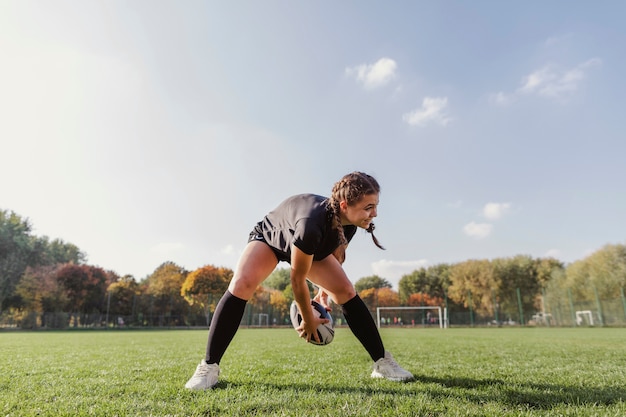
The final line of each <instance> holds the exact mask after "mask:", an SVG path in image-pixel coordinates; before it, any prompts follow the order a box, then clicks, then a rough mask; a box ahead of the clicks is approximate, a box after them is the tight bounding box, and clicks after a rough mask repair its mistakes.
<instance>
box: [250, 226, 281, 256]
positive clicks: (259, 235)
mask: <svg viewBox="0 0 626 417" xmlns="http://www.w3.org/2000/svg"><path fill="white" fill-rule="evenodd" d="M250 242H263V243H265V244H266V245H267V246H269V247H270V249H272V252H274V255H276V258H277V259H278V260H279V261H282V262H288V263H291V256H289V254H287V253H285V252H283V251H281V250H278V249H276V248H275V247H273V246H272V245H270V244H269V243H267V240H265V236H263V228H262V226H261V222H258V223H257V224H256V226H254V229H252V231H251V232H250V236H248V243H250Z"/></svg>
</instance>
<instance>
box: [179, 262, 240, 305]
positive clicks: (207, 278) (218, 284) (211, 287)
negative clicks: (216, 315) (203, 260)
mask: <svg viewBox="0 0 626 417" xmlns="http://www.w3.org/2000/svg"><path fill="white" fill-rule="evenodd" d="M232 277H233V271H232V269H229V268H222V267H220V268H218V267H215V266H213V265H205V266H203V267H201V268H198V269H196V270H195V271H193V272H191V273H189V274H188V275H187V278H185V281H184V282H183V284H182V286H181V289H180V294H181V295H182V296H183V297H184V298H185V300H187V302H188V303H189V304H190V305H198V306H200V307H201V308H202V309H203V311H207V312H208V311H210V312H213V311H215V306H216V304H217V301H218V300H219V297H220V296H221V295H222V294H224V292H225V291H226V290H227V289H228V284H229V282H230V280H231V279H232Z"/></svg>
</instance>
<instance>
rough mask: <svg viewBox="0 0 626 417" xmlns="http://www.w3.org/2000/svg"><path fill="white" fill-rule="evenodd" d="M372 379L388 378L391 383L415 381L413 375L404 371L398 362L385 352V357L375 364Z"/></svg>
mask: <svg viewBox="0 0 626 417" xmlns="http://www.w3.org/2000/svg"><path fill="white" fill-rule="evenodd" d="M372 378H387V379H388V380H390V381H408V380H410V379H413V374H412V373H410V372H409V371H407V370H406V369H403V368H402V367H401V366H400V365H398V362H396V360H395V359H394V358H393V356H391V353H389V352H387V351H385V357H384V358H380V359H379V360H377V361H376V362H375V363H374V370H373V371H372Z"/></svg>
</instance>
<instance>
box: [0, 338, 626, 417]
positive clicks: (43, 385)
mask: <svg viewBox="0 0 626 417" xmlns="http://www.w3.org/2000/svg"><path fill="white" fill-rule="evenodd" d="M382 335H383V340H384V341H385V343H386V347H387V348H388V349H389V350H390V351H392V352H393V354H394V356H395V357H396V359H398V362H400V364H402V365H403V366H404V367H405V368H407V369H409V370H410V371H411V372H413V374H414V375H415V376H416V380H415V381H414V382H409V383H397V382H391V381H386V380H375V379H371V378H369V373H370V371H371V361H370V359H369V357H368V355H367V353H366V352H365V350H364V349H363V348H362V347H361V346H360V345H359V344H358V342H357V341H356V339H355V338H354V337H353V336H352V333H351V332H350V331H349V330H348V329H343V328H342V329H337V334H336V338H335V341H334V342H333V343H332V344H330V345H328V346H325V347H320V346H313V345H308V344H306V343H305V342H303V341H302V340H300V339H298V338H297V336H296V334H295V332H294V331H293V330H292V329H242V330H240V331H239V333H238V334H237V336H236V337H235V340H234V341H233V344H232V345H231V347H230V349H229V350H228V352H227V353H226V356H225V357H224V359H223V360H222V379H221V381H220V383H219V384H218V386H217V388H216V389H214V390H211V391H207V392H190V391H187V390H185V389H184V388H183V385H184V384H185V382H186V381H187V379H188V378H189V377H190V376H191V374H192V373H193V371H194V370H195V367H196V365H197V363H198V362H199V361H200V359H201V358H202V357H203V355H204V348H205V343H206V337H207V332H206V331H200V330H175V331H72V332H23V333H22V332H4V333H0V358H1V359H0V415H1V416H240V417H241V416H251V415H254V416H620V417H623V416H626V329H593V328H592V329H545V328H542V329H533V328H526V329H505V328H501V329H497V328H494V329H447V330H440V329H383V331H382Z"/></svg>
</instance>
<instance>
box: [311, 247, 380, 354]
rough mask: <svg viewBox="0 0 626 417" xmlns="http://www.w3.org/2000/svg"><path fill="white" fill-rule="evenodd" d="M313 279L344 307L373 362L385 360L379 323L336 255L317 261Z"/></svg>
mask: <svg viewBox="0 0 626 417" xmlns="http://www.w3.org/2000/svg"><path fill="white" fill-rule="evenodd" d="M309 279H310V280H311V281H312V282H313V283H314V284H317V285H319V286H320V287H322V288H324V290H325V291H326V292H327V293H328V294H329V295H330V297H331V298H332V299H333V301H334V302H335V303H337V304H340V305H341V308H342V311H343V315H344V317H345V318H346V321H347V322H348V326H350V330H352V333H354V335H355V336H356V338H357V339H359V341H360V342H361V344H362V345H363V347H364V348H365V350H367V352H368V353H369V355H370V356H371V358H372V360H373V361H374V362H376V361H377V360H379V359H381V358H383V357H384V356H385V347H384V345H383V341H382V339H381V338H380V333H379V332H378V328H377V327H376V323H375V322H374V319H373V318H372V315H371V314H370V312H369V310H368V309H367V306H366V305H365V303H364V302H363V300H361V297H359V296H358V295H357V293H356V291H355V290H354V286H353V285H352V283H351V282H350V280H349V279H348V276H347V275H346V273H345V271H344V270H343V268H342V267H341V264H340V263H339V261H337V259H336V258H335V257H334V256H332V255H330V256H328V257H326V258H324V259H323V260H321V261H314V262H313V265H312V266H311V270H310V271H309Z"/></svg>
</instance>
